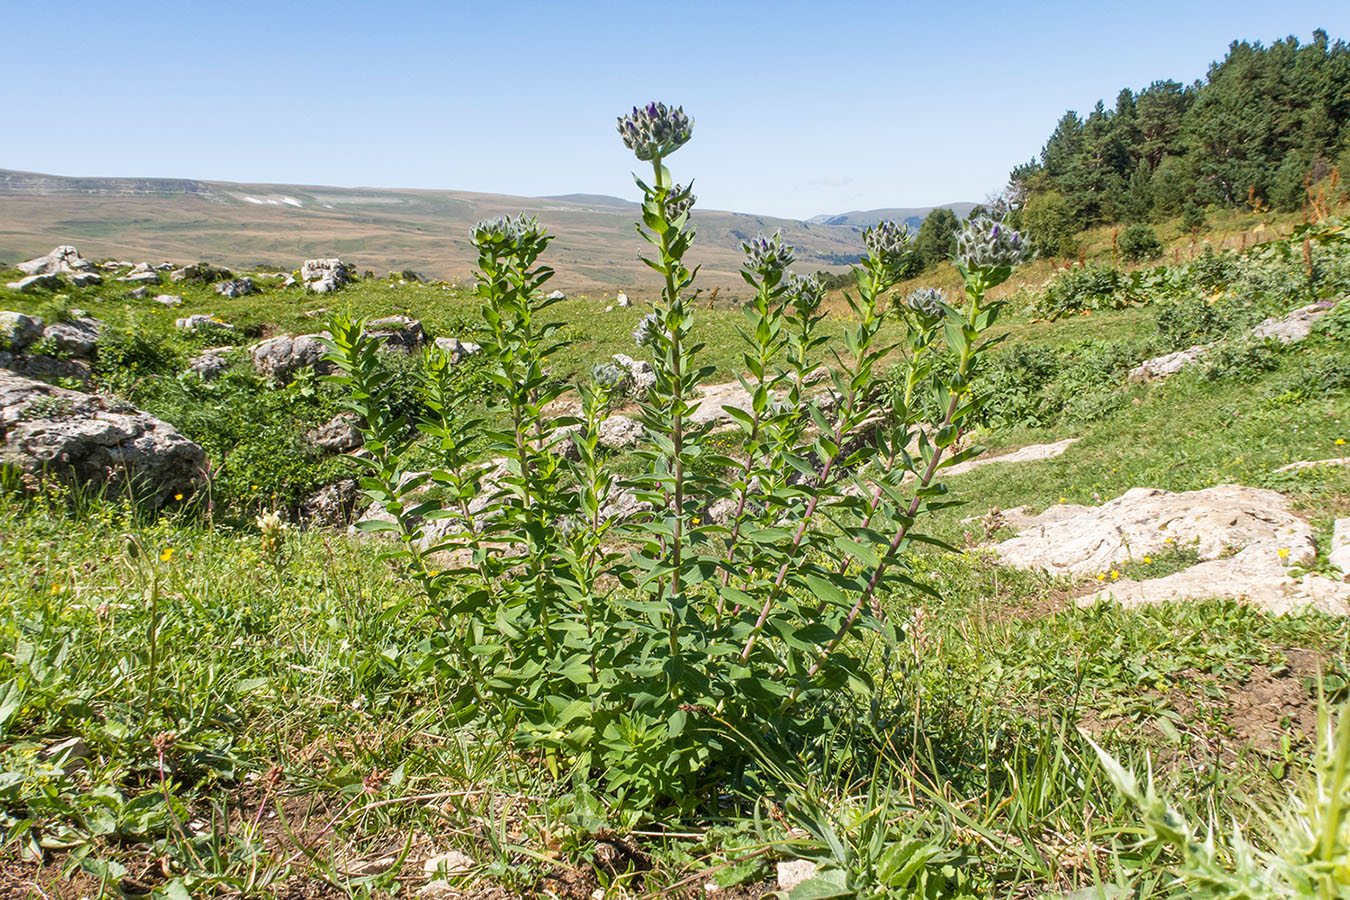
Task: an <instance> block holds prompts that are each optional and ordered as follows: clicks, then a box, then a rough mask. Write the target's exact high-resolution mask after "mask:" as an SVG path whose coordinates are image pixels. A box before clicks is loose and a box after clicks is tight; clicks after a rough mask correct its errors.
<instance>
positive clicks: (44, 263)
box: [15, 244, 94, 275]
mask: <svg viewBox="0 0 1350 900" xmlns="http://www.w3.org/2000/svg"><path fill="white" fill-rule="evenodd" d="M15 268H16V269H18V270H19V271H20V272H22V273H23V274H25V275H64V274H72V273H75V272H85V271H88V270H91V269H93V268H94V264H93V263H91V262H90V261H89V260H87V259H83V258H81V256H80V251H78V250H76V249H75V248H74V247H72V246H70V245H69V244H62V245H61V246H59V247H57V248H56V249H55V250H53V251H52V252H51V253H48V254H47V255H46V256H39V257H37V258H36V259H30V260H28V261H27V262H21V263H19V264H18V265H17V266H15Z"/></svg>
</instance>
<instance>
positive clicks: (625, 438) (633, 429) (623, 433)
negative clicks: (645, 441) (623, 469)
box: [596, 416, 645, 450]
mask: <svg viewBox="0 0 1350 900" xmlns="http://www.w3.org/2000/svg"><path fill="white" fill-rule="evenodd" d="M596 432H597V434H596V442H597V443H598V444H599V445H600V446H601V447H604V448H605V449H607V450H628V449H630V448H632V447H636V446H637V445H638V443H639V442H640V441H641V440H642V438H643V435H644V434H645V432H644V431H643V428H642V423H640V422H638V421H637V420H636V419H630V418H628V417H627V416H610V417H609V418H608V419H605V420H603V421H602V422H601V423H600V424H599V426H598V427H597V428H596Z"/></svg>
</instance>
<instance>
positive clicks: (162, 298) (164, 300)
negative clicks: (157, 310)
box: [155, 294, 183, 309]
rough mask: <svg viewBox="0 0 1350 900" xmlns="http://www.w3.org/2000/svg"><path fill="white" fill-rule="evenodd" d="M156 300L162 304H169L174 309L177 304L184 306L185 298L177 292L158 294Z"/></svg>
mask: <svg viewBox="0 0 1350 900" xmlns="http://www.w3.org/2000/svg"><path fill="white" fill-rule="evenodd" d="M155 302H156V303H158V304H159V305H160V306H167V307H169V308H170V309H172V308H173V307H175V306H182V305H183V298H182V297H180V296H178V295H177V294H158V295H156V297H155Z"/></svg>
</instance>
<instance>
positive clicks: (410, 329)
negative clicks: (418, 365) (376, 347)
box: [364, 316, 426, 353]
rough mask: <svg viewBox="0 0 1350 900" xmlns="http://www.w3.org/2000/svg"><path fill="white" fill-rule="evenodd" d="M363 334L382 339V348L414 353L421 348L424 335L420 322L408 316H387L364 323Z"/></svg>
mask: <svg viewBox="0 0 1350 900" xmlns="http://www.w3.org/2000/svg"><path fill="white" fill-rule="evenodd" d="M364 330H365V334H366V336H367V337H370V338H378V339H380V340H381V341H383V342H384V343H383V345H382V347H383V349H386V350H399V351H402V352H404V353H415V352H417V351H419V350H421V349H422V342H423V341H424V340H425V339H426V335H425V334H423V332H422V323H421V322H419V321H417V320H416V319H414V318H411V317H409V316H387V317H385V318H383V319H372V320H371V321H369V322H367V323H366V327H365V329H364Z"/></svg>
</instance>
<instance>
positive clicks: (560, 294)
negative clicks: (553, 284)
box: [547, 291, 567, 300]
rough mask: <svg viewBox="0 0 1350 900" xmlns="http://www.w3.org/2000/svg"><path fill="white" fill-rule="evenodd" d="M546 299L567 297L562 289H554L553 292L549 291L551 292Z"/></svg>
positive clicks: (564, 298) (563, 298)
mask: <svg viewBox="0 0 1350 900" xmlns="http://www.w3.org/2000/svg"><path fill="white" fill-rule="evenodd" d="M547 299H549V300H566V299H567V295H566V294H564V293H563V292H562V291H554V292H553V293H551V294H549V295H548V298H547Z"/></svg>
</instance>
